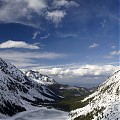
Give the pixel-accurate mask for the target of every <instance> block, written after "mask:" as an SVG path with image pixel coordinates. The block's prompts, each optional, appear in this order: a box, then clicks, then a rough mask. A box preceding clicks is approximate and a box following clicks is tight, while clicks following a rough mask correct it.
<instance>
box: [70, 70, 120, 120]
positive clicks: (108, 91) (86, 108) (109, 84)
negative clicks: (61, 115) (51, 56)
mask: <svg viewBox="0 0 120 120" xmlns="http://www.w3.org/2000/svg"><path fill="white" fill-rule="evenodd" d="M79 102H81V104H82V107H81V108H79V109H76V110H73V111H71V112H70V116H71V118H72V120H120V71H117V72H116V73H114V75H113V76H111V77H109V78H108V79H107V80H106V81H105V82H104V83H103V84H101V85H100V86H99V87H98V89H97V90H96V91H95V92H94V93H93V94H91V95H89V96H88V97H86V98H85V99H83V100H82V101H79Z"/></svg>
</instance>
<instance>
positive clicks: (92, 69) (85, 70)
mask: <svg viewBox="0 0 120 120" xmlns="http://www.w3.org/2000/svg"><path fill="white" fill-rule="evenodd" d="M119 69H120V67H118V66H113V65H83V66H80V67H79V68H74V69H69V68H67V69H65V68H50V69H39V72H40V73H42V74H46V73H47V74H48V75H52V76H58V77H59V78H63V79H65V78H76V77H100V76H109V75H111V74H113V73H114V72H115V71H117V70H119Z"/></svg>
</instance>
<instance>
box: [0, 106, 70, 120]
mask: <svg viewBox="0 0 120 120" xmlns="http://www.w3.org/2000/svg"><path fill="white" fill-rule="evenodd" d="M2 120H70V117H69V116H68V113H67V112H63V111H60V110H55V109H47V108H44V107H41V108H37V109H35V110H30V111H25V112H21V113H18V114H16V115H15V116H13V117H12V118H7V119H2Z"/></svg>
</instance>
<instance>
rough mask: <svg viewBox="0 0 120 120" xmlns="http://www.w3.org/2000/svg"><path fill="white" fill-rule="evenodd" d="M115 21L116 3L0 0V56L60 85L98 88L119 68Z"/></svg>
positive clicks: (106, 0)
mask: <svg viewBox="0 0 120 120" xmlns="http://www.w3.org/2000/svg"><path fill="white" fill-rule="evenodd" d="M119 22H120V18H119V0H34V1H33V0H22V1H20V0H14V1H11V0H0V56H1V57H2V58H4V59H6V60H9V61H11V62H12V63H13V64H15V65H16V66H18V67H19V68H20V69H37V70H40V72H42V73H44V74H49V75H50V76H52V77H53V78H55V79H57V80H58V81H60V82H62V83H66V84H75V83H76V84H75V85H78V84H79V85H82V84H92V85H94V84H99V83H100V82H102V81H104V79H105V78H106V77H108V76H109V75H111V74H112V73H113V72H114V71H116V70H117V69H118V66H119V54H120V51H119ZM86 69H87V70H86ZM100 70H101V71H100ZM93 71H95V72H97V73H95V72H93Z"/></svg>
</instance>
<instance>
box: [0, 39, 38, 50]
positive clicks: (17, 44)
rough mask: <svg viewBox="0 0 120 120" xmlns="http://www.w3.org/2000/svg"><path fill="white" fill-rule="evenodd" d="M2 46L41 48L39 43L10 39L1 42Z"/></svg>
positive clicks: (0, 46) (0, 45)
mask: <svg viewBox="0 0 120 120" xmlns="http://www.w3.org/2000/svg"><path fill="white" fill-rule="evenodd" d="M0 48H27V49H39V47H38V46H37V45H34V44H28V43H26V42H24V41H13V40H8V41H6V42H3V43H1V44H0Z"/></svg>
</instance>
